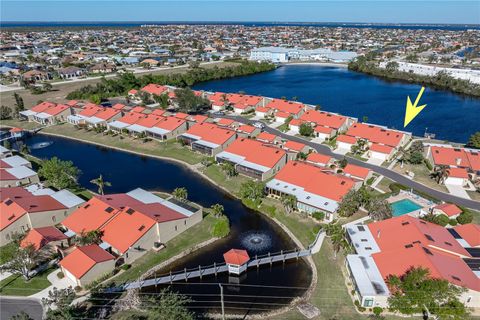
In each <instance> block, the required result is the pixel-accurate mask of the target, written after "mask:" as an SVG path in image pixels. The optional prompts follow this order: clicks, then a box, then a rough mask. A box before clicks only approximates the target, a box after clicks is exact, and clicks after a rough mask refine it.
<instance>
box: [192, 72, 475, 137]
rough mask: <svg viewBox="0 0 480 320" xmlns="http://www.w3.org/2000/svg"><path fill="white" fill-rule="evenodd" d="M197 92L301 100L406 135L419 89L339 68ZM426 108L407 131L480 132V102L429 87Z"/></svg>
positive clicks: (221, 83)
mask: <svg viewBox="0 0 480 320" xmlns="http://www.w3.org/2000/svg"><path fill="white" fill-rule="evenodd" d="M194 88H195V89H202V90H211V91H223V92H239V91H244V92H246V93H249V94H255V95H263V96H268V97H276V98H280V97H283V96H285V97H287V98H288V99H292V98H293V97H297V100H298V101H301V102H304V103H309V104H314V105H320V106H321V108H322V110H325V111H332V112H337V113H341V114H344V115H348V116H353V117H356V118H358V119H359V120H362V118H363V116H367V117H368V122H371V123H377V124H382V125H386V126H388V127H391V128H396V129H401V130H403V120H404V113H405V104H406V99H407V96H408V95H410V97H411V98H412V100H414V99H415V98H416V96H417V94H418V92H419V91H420V86H419V85H416V84H406V83H402V82H398V81H384V80H382V79H380V78H377V77H373V76H369V75H365V74H362V73H357V72H352V71H349V70H347V69H346V68H341V67H325V66H320V65H287V66H282V67H280V68H278V69H276V70H274V71H270V72H265V73H261V74H256V75H252V76H246V77H239V78H230V79H225V80H216V81H210V82H204V83H201V84H198V85H196V86H195V87H194ZM420 103H421V104H427V107H426V108H425V109H424V110H423V111H422V112H421V113H420V115H419V116H417V117H416V118H415V119H414V120H413V121H412V122H411V123H410V124H409V125H408V126H407V128H405V130H406V131H409V132H413V133H414V134H415V135H418V136H423V134H424V132H425V129H426V128H428V129H427V131H428V132H430V133H435V134H436V138H438V139H442V140H449V141H454V142H466V141H467V140H468V138H469V137H470V135H471V134H472V133H474V132H476V131H480V99H478V98H471V97H465V96H461V95H457V94H454V93H451V92H448V91H442V90H433V89H430V88H426V89H425V92H424V94H423V96H422V99H421V100H420Z"/></svg>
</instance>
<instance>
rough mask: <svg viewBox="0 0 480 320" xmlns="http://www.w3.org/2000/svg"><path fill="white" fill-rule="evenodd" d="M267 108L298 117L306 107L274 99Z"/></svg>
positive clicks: (297, 103)
mask: <svg viewBox="0 0 480 320" xmlns="http://www.w3.org/2000/svg"><path fill="white" fill-rule="evenodd" d="M266 107H268V108H272V109H275V110H278V111H281V112H285V113H288V114H292V115H297V114H299V113H300V112H301V111H302V110H303V108H304V105H303V104H302V103H299V102H293V101H285V100H282V99H273V100H272V101H270V102H269V103H268V104H267V105H266Z"/></svg>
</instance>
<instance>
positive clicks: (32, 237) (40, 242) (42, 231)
mask: <svg viewBox="0 0 480 320" xmlns="http://www.w3.org/2000/svg"><path fill="white" fill-rule="evenodd" d="M66 239H68V237H67V236H66V235H64V234H63V233H62V232H61V231H60V230H58V229H57V228H55V227H54V226H50V227H43V228H33V229H30V231H28V233H27V235H26V236H25V238H23V239H22V241H21V242H20V246H21V247H22V248H25V247H27V246H29V245H33V246H34V248H35V250H38V249H41V248H42V247H44V246H45V245H47V244H49V243H50V242H53V241H61V240H66Z"/></svg>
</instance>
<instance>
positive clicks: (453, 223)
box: [448, 219, 458, 227]
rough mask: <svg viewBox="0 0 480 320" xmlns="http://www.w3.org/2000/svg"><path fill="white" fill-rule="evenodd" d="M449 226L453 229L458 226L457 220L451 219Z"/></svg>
mask: <svg viewBox="0 0 480 320" xmlns="http://www.w3.org/2000/svg"><path fill="white" fill-rule="evenodd" d="M448 224H449V225H451V226H452V227H454V226H456V225H457V224H458V222H457V220H456V219H450V220H449V221H448Z"/></svg>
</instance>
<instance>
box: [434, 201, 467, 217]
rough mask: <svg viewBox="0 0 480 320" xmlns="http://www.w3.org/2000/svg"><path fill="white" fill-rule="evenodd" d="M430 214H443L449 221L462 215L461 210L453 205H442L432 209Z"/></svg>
mask: <svg viewBox="0 0 480 320" xmlns="http://www.w3.org/2000/svg"><path fill="white" fill-rule="evenodd" d="M432 213H433V214H435V215H439V214H444V215H446V216H447V217H449V218H450V219H455V218H457V217H458V216H459V215H460V214H461V213H462V209H460V208H459V207H457V206H456V205H454V204H453V203H442V204H439V205H437V206H435V207H433V208H432Z"/></svg>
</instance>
